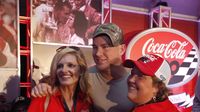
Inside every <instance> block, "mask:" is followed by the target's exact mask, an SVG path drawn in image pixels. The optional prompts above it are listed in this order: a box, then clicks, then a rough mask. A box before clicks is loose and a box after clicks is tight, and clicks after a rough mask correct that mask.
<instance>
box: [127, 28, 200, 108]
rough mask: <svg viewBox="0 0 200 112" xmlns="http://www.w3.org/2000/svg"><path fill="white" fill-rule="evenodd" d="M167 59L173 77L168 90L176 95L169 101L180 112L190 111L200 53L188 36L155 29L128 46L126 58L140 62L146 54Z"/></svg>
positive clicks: (136, 38) (170, 97)
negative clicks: (139, 59) (140, 58)
mask: <svg viewBox="0 0 200 112" xmlns="http://www.w3.org/2000/svg"><path fill="white" fill-rule="evenodd" d="M152 53H153V54H157V55H160V56H162V57H163V58H165V59H166V60H167V61H168V62H169V64H170V67H171V71H172V77H171V79H170V82H169V84H168V85H167V87H168V88H169V89H170V90H171V91H172V93H173V95H170V96H169V99H170V101H171V102H172V103H173V104H175V105H176V106H177V107H178V109H179V110H180V111H181V112H191V107H192V104H193V99H194V88H195V84H196V80H197V71H198V65H199V52H198V48H197V46H196V44H195V43H194V42H193V41H192V40H191V38H190V37H188V36H187V35H186V34H184V33H182V32H180V31H177V30H175V29H170V28H152V29H148V30H145V31H143V32H141V33H139V34H138V35H136V36H135V37H134V38H133V39H132V40H131V41H130V43H129V44H128V47H127V52H126V55H125V58H126V59H133V60H137V59H138V58H139V57H141V56H142V55H145V54H152Z"/></svg>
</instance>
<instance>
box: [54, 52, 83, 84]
mask: <svg viewBox="0 0 200 112" xmlns="http://www.w3.org/2000/svg"><path fill="white" fill-rule="evenodd" d="M56 73H57V78H58V80H59V82H60V85H61V86H70V85H75V84H77V82H78V79H79V77H80V67H79V65H78V62H77V59H76V56H74V55H73V54H66V55H65V56H63V57H62V59H61V60H60V61H59V62H58V65H57V71H56Z"/></svg>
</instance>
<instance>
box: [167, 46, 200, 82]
mask: <svg viewBox="0 0 200 112" xmlns="http://www.w3.org/2000/svg"><path fill="white" fill-rule="evenodd" d="M197 52H198V51H196V49H195V48H193V49H192V50H191V51H190V52H189V54H188V56H187V57H186V58H185V59H184V60H183V63H182V64H181V65H180V66H179V70H178V72H177V73H175V74H174V75H173V74H172V78H171V80H170V82H169V84H174V83H179V82H181V81H185V80H187V79H188V78H189V77H191V76H192V75H195V74H194V71H195V69H196V68H197V67H198V55H197Z"/></svg>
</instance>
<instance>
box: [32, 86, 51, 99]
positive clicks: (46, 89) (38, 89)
mask: <svg viewBox="0 0 200 112" xmlns="http://www.w3.org/2000/svg"><path fill="white" fill-rule="evenodd" d="M52 93H53V91H52V88H51V86H50V85H48V84H47V83H39V84H38V85H36V86H35V87H34V88H33V89H32V90H31V95H32V96H33V97H43V96H47V95H51V94H52Z"/></svg>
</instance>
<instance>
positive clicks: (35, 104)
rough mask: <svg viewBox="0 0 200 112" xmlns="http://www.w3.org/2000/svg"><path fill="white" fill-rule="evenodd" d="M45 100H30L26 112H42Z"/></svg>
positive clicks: (43, 98)
mask: <svg viewBox="0 0 200 112" xmlns="http://www.w3.org/2000/svg"><path fill="white" fill-rule="evenodd" d="M45 99H46V97H42V98H34V99H32V101H31V104H30V106H29V108H28V112H44V102H45Z"/></svg>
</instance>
